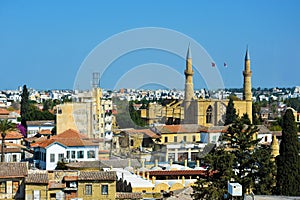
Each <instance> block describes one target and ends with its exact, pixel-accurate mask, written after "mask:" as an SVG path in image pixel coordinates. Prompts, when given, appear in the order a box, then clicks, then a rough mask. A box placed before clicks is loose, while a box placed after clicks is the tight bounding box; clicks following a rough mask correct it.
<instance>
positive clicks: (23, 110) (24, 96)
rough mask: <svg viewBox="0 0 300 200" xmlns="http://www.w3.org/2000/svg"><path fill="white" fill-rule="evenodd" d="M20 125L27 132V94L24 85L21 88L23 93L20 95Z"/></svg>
mask: <svg viewBox="0 0 300 200" xmlns="http://www.w3.org/2000/svg"><path fill="white" fill-rule="evenodd" d="M21 97H22V99H21V124H22V125H23V126H24V128H25V129H26V132H27V123H26V121H27V120H28V113H29V92H28V90H27V87H26V85H24V86H23V92H22V95H21Z"/></svg>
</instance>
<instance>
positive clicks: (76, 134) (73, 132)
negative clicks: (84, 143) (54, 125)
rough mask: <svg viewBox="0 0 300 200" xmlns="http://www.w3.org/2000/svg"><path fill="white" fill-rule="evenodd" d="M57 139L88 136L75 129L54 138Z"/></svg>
mask: <svg viewBox="0 0 300 200" xmlns="http://www.w3.org/2000/svg"><path fill="white" fill-rule="evenodd" d="M54 137H55V138H88V137H87V135H84V134H81V133H79V132H78V131H76V130H74V129H68V130H66V131H64V132H62V133H59V134H58V135H56V136H54Z"/></svg>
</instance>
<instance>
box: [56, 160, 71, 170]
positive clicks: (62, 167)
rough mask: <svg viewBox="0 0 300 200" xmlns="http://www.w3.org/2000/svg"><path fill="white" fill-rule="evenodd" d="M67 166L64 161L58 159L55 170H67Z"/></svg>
mask: <svg viewBox="0 0 300 200" xmlns="http://www.w3.org/2000/svg"><path fill="white" fill-rule="evenodd" d="M67 169H68V167H67V166H66V163H64V162H62V161H58V162H57V165H56V168H55V170H67Z"/></svg>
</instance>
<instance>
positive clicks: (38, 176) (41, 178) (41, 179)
mask: <svg viewBox="0 0 300 200" xmlns="http://www.w3.org/2000/svg"><path fill="white" fill-rule="evenodd" d="M25 182H26V183H35V184H36V183H40V184H48V174H46V173H35V174H28V176H27V177H26V179H25Z"/></svg>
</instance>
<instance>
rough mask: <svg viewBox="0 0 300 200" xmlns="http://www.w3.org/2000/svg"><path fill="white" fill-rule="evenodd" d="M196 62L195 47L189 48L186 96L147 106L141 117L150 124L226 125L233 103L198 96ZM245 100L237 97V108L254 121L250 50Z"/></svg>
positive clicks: (235, 103) (246, 59) (237, 110)
mask: <svg viewBox="0 0 300 200" xmlns="http://www.w3.org/2000/svg"><path fill="white" fill-rule="evenodd" d="M192 66H193V64H192V54H191V49H190V48H188V51H187V56H186V69H185V70H184V74H185V96H184V99H183V100H181V101H178V102H176V101H174V102H171V103H170V104H168V105H166V106H162V105H159V104H155V103H150V104H149V106H148V108H147V109H144V110H141V117H142V118H144V119H146V121H147V123H148V124H153V123H158V122H161V123H166V122H167V123H168V124H178V123H181V124H198V125H202V126H206V127H211V126H220V125H224V121H225V114H226V107H227V104H228V102H229V100H228V99H226V100H219V99H204V98H197V97H195V95H194V84H193V75H194V71H193V67H192ZM243 76H244V83H243V89H244V91H243V99H242V100H235V101H234V107H235V109H236V112H237V114H238V115H239V116H240V117H241V116H242V115H243V114H244V113H247V114H248V116H249V119H250V120H251V121H252V92H251V88H252V86H251V76H252V71H251V69H250V56H249V51H248V49H247V50H246V55H245V64H244V71H243Z"/></svg>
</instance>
